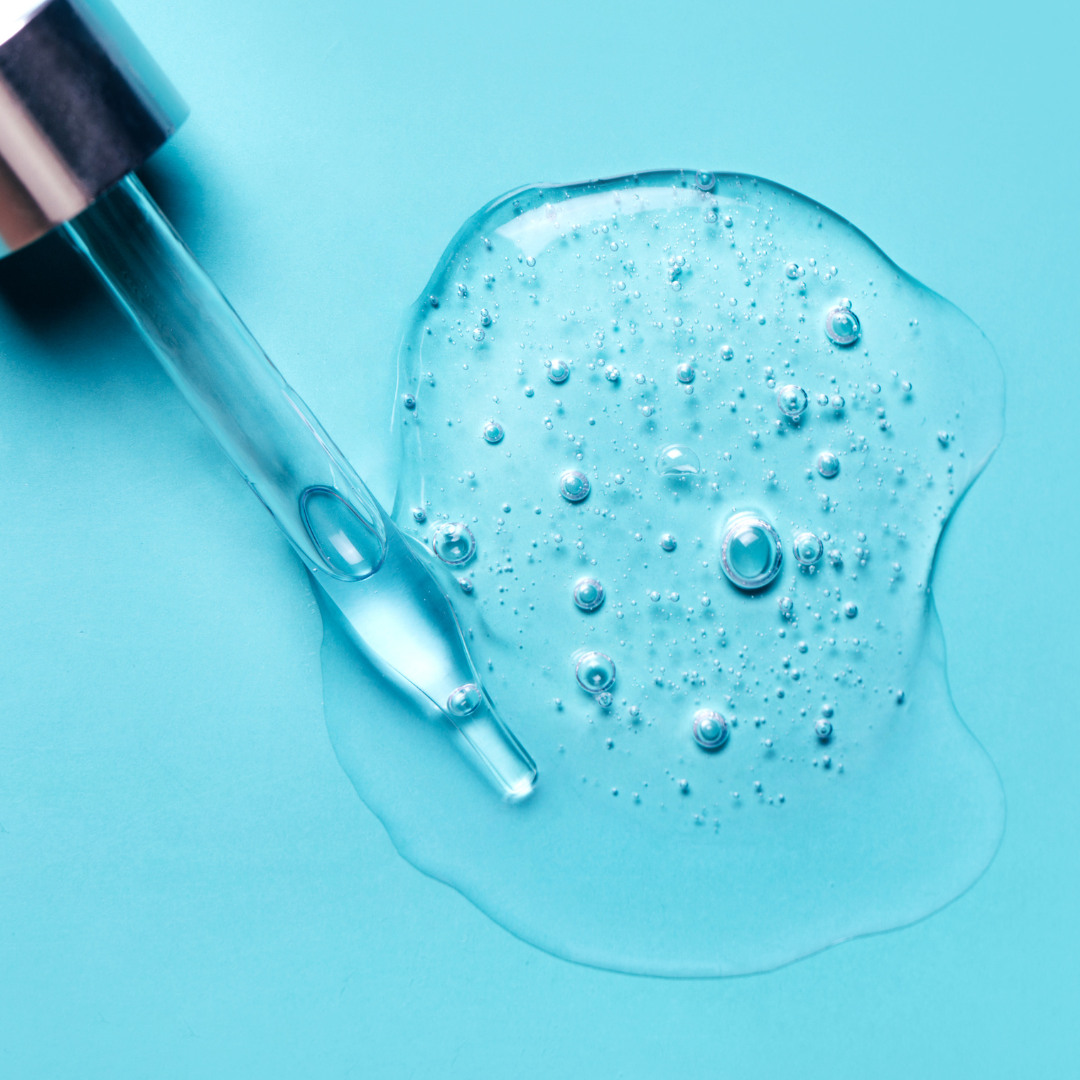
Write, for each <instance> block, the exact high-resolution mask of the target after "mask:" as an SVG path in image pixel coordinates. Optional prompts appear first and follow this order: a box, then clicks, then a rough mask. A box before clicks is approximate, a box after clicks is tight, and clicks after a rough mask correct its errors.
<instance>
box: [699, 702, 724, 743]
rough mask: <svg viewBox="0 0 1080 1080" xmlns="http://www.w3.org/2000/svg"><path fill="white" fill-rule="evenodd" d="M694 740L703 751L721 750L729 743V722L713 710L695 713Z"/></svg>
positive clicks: (700, 710)
mask: <svg viewBox="0 0 1080 1080" xmlns="http://www.w3.org/2000/svg"><path fill="white" fill-rule="evenodd" d="M694 739H695V741H696V742H697V744H698V746H700V747H701V748H702V749H703V750H719V749H720V747H721V746H723V745H724V743H726V742H727V741H728V722H727V721H726V720H725V719H724V718H723V716H721V715H720V713H718V712H714V711H713V710H712V709H698V711H697V712H696V713H694Z"/></svg>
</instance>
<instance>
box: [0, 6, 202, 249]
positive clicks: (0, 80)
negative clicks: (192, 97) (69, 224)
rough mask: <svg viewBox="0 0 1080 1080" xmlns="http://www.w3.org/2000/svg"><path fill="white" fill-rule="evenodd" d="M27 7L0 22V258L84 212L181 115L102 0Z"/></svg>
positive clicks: (168, 88)
mask: <svg viewBox="0 0 1080 1080" xmlns="http://www.w3.org/2000/svg"><path fill="white" fill-rule="evenodd" d="M26 8H27V10H26V11H25V12H23V13H21V14H16V15H15V17H14V18H12V17H10V16H8V15H6V13H5V17H3V25H0V257H2V256H4V255H7V254H9V253H10V252H12V251H16V250H18V249H19V248H21V247H25V246H26V245H27V244H29V243H31V242H32V241H34V240H36V239H37V238H38V237H39V236H43V235H44V234H45V233H47V232H48V231H49V230H50V229H51V228H53V227H54V226H55V225H59V224H60V223H61V222H64V221H68V220H70V219H71V218H73V217H75V216H76V215H77V214H79V213H81V212H82V211H83V210H85V209H86V208H87V207H88V206H89V205H90V204H91V203H92V202H93V201H94V200H95V199H96V198H97V197H98V196H99V195H101V194H102V193H103V192H104V191H106V190H107V189H108V188H110V187H112V185H113V184H115V183H116V182H117V181H118V180H121V179H122V178H123V177H124V176H126V175H127V174H128V173H129V172H131V171H132V170H133V169H136V168H138V167H139V166H140V165H141V164H142V163H143V162H144V161H145V160H146V159H147V158H148V157H149V156H150V155H151V154H152V153H153V152H154V151H155V150H157V149H158V147H160V146H161V145H162V144H163V143H164V142H165V141H166V140H167V139H168V138H169V137H170V136H171V135H172V134H173V132H174V131H176V129H177V128H178V127H179V126H180V124H181V123H182V122H183V121H184V119H185V117H186V116H187V113H188V108H187V106H186V105H185V104H184V102H183V99H182V98H181V97H180V95H179V94H178V93H177V92H176V91H175V90H174V89H173V87H172V85H171V84H170V82H169V81H168V79H166V78H165V75H164V74H163V73H162V71H161V69H160V68H159V67H158V66H157V64H155V63H154V61H153V59H151V57H150V54H149V53H148V52H147V51H146V50H145V49H144V48H143V46H142V44H141V43H140V42H139V40H138V38H136V37H135V35H134V33H133V32H132V30H131V28H130V27H129V26H128V25H127V23H126V22H124V20H123V18H122V17H121V16H120V14H119V13H118V12H117V11H116V9H115V8H114V7H113V6H112V5H111V4H110V3H109V2H108V0H46V2H45V3H38V4H33V3H31V2H28V3H27V5H26Z"/></svg>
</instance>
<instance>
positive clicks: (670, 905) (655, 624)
mask: <svg viewBox="0 0 1080 1080" xmlns="http://www.w3.org/2000/svg"><path fill="white" fill-rule="evenodd" d="M703 177H704V179H702V178H703ZM432 298H434V299H432ZM435 301H437V304H436V303H435ZM480 326H483V327H484V328H485V333H484V334H483V335H477V334H476V333H474V332H473V329H474V328H475V327H480ZM398 356H399V357H400V358H401V360H400V362H401V365H402V366H401V370H400V372H399V379H400V386H399V397H400V399H401V400H403V401H406V403H407V404H409V405H411V406H412V407H410V408H406V409H402V410H399V411H398V413H397V415H396V416H395V424H396V425H398V430H399V431H400V433H401V435H402V437H403V445H404V465H403V472H402V476H401V483H400V490H399V494H398V499H397V506H398V508H399V512H398V514H397V520H398V524H399V525H400V527H401V528H402V529H403V530H405V531H406V532H407V533H410V534H411V535H412V536H413V537H414V538H415V540H416V543H417V550H418V551H420V550H423V551H425V552H426V555H425V557H426V558H428V560H429V562H430V563H431V565H432V567H433V569H434V572H435V573H436V575H437V576H439V578H440V580H441V581H442V583H443V585H444V587H445V588H446V590H447V592H448V594H449V595H451V596H452V597H453V601H454V604H455V607H456V608H457V611H458V615H459V618H460V621H461V624H462V627H463V629H464V631H465V634H466V637H467V640H468V642H469V647H470V649H471V651H472V655H473V658H474V661H475V662H476V664H477V666H478V668H479V669H481V672H482V678H483V686H484V690H485V692H487V693H488V694H490V695H491V698H492V699H493V700H494V702H495V703H496V704H497V705H498V707H499V710H500V712H501V714H502V715H503V716H504V717H505V718H506V720H507V723H508V724H509V725H510V726H511V727H512V728H513V730H514V731H515V732H516V733H517V735H518V736H519V737H520V738H521V740H522V742H523V743H524V745H526V746H527V747H528V749H529V751H530V752H531V753H532V755H533V756H534V757H535V758H536V761H537V764H538V766H539V783H538V786H537V789H536V791H535V792H534V794H533V795H532V796H531V797H530V798H529V799H527V800H525V801H524V802H521V803H518V804H516V805H507V804H505V803H502V802H500V801H499V800H498V799H497V798H495V797H494V796H493V795H492V793H491V791H490V789H489V788H488V787H487V785H486V784H485V783H484V782H483V780H482V779H481V778H480V777H479V776H478V775H477V774H475V773H473V772H472V771H470V770H469V769H468V768H467V767H465V766H464V765H463V761H462V758H461V756H460V753H459V751H458V749H457V748H456V747H455V746H454V745H453V744H452V737H451V735H448V734H447V731H446V730H445V725H444V726H440V725H439V724H438V723H437V722H436V721H434V720H433V721H432V722H430V723H428V722H426V721H423V720H422V719H416V718H413V719H409V720H406V719H403V718H402V717H404V716H405V715H407V714H406V713H404V712H402V710H397V711H396V712H395V710H387V709H386V708H375V707H373V706H371V705H370V698H371V693H372V690H371V686H372V684H371V682H370V675H369V674H366V673H364V672H363V671H361V670H360V669H359V668H358V666H357V663H356V660H355V654H354V652H353V650H352V649H351V647H350V646H349V645H348V643H347V642H343V641H342V639H341V637H340V635H339V634H338V633H337V631H335V629H334V625H333V622H332V620H330V619H328V620H327V635H326V639H325V645H324V653H323V655H324V673H325V697H326V713H327V720H328V723H329V727H330V732H331V736H332V739H333V742H334V746H335V748H336V750H337V753H338V755H339V757H340V759H341V761H342V763H343V764H344V767H345V768H346V770H347V771H348V773H349V775H350V777H351V778H352V780H353V783H354V784H355V786H356V788H357V791H358V792H359V793H360V795H361V797H362V798H363V799H364V801H365V802H366V803H367V804H368V805H369V806H370V807H371V808H372V809H373V810H374V811H375V813H376V814H378V816H379V817H380V819H381V820H382V821H383V823H384V824H385V826H386V828H387V830H388V831H389V833H390V835H391V837H392V838H393V840H394V843H395V844H396V845H397V847H398V849H399V850H400V851H401V853H402V854H403V855H404V856H405V857H406V858H407V859H409V860H410V861H411V862H413V863H414V864H415V865H416V866H418V867H419V868H421V869H422V870H424V871H425V872H426V873H429V874H431V875H433V876H435V877H437V878H440V879H441V880H443V881H445V882H447V883H449V884H451V885H452V886H454V888H456V889H458V890H460V892H462V893H463V894H464V895H465V896H466V897H468V898H469V899H470V900H471V901H472V902H473V903H475V904H476V905H477V906H478V907H480V908H481V909H482V910H483V911H485V912H487V913H488V914H489V915H490V916H491V917H492V918H493V919H495V920H497V921H498V922H500V923H501V924H503V925H504V926H505V927H506V928H507V929H509V930H511V931H512V932H513V933H514V934H516V935H518V936H519V937H521V938H523V939H525V940H526V941H529V942H532V943H534V944H536V945H538V946H540V947H541V948H544V949H547V950H549V951H550V952H552V953H555V954H557V955H559V956H563V957H567V958H570V959H573V960H578V961H581V962H584V963H589V964H595V965H599V966H602V967H606V968H614V969H618V970H623V971H631V972H646V973H656V974H664V975H683V976H689V975H724V974H736V973H744V972H752V971H758V970H762V969H767V968H771V967H775V966H777V965H779V964H783V963H785V962H788V961H791V960H794V959H796V958H798V957H800V956H805V955H807V954H808V953H811V952H814V951H815V950H818V949H821V948H823V947H825V946H827V945H831V944H834V943H836V942H839V941H843V940H845V939H847V938H850V937H853V936H855V935H858V934H865V933H870V932H873V931H879V930H886V929H889V928H892V927H897V926H901V925H904V924H906V923H910V922H913V921H914V920H916V919H919V918H921V917H923V916H925V915H927V914H929V913H931V912H933V911H934V910H936V909H937V908H940V907H941V906H942V905H943V904H945V903H947V902H948V901H949V900H951V899H952V898H953V897H955V896H957V895H958V894H959V893H960V892H962V891H963V890H964V889H965V888H967V887H968V886H969V885H970V884H971V883H972V882H973V881H975V879H976V878H977V877H978V876H979V874H980V873H981V872H982V871H983V869H984V868H985V867H986V865H987V864H988V862H989V861H990V859H991V857H992V856H993V853H994V851H995V850H996V847H997V844H998V840H999V837H1000V835H1001V831H1002V826H1003V820H1004V806H1003V798H1002V792H1001V787H1000V784H999V782H998V778H997V775H996V773H995V770H994V768H993V765H992V764H991V762H990V761H989V759H988V758H987V756H986V754H985V753H984V752H983V750H982V749H981V747H980V746H979V745H978V743H977V742H976V741H975V739H974V738H973V737H972V735H971V734H970V733H969V732H968V730H967V729H966V728H965V726H964V725H963V723H962V722H961V721H960V718H959V717H958V716H957V714H956V711H955V709H954V708H953V706H952V703H951V701H950V699H949V693H948V688H947V685H946V681H945V669H944V659H943V647H942V642H941V640H940V631H939V627H938V622H937V618H936V615H935V613H934V609H933V605H932V602H931V599H930V590H929V586H930V581H931V575H932V570H933V559H934V552H935V549H936V545H937V543H938V539H939V535H940V532H941V529H942V528H943V527H944V524H945V522H946V521H947V520H948V517H949V515H950V513H951V512H952V510H953V509H954V507H955V506H956V504H957V501H958V500H959V499H960V497H961V496H962V494H963V492H964V490H965V489H966V488H967V486H968V485H969V484H970V483H971V482H972V480H973V479H974V478H975V476H976V475H977V474H978V472H979V470H980V469H981V468H982V466H983V464H984V463H985V462H986V460H987V458H988V456H989V454H990V453H991V451H992V450H993V448H994V446H995V445H996V443H997V441H998V439H999V438H1000V435H1001V429H1002V399H1003V394H1002V379H1001V373H1000V369H999V366H998V364H997V361H996V359H995V357H994V354H993V351H992V349H991V348H990V346H989V345H988V344H987V342H986V340H985V339H984V338H983V336H982V334H981V333H980V332H979V330H978V328H977V327H975V326H974V325H973V324H972V323H971V322H970V321H969V320H968V319H967V318H966V317H965V316H964V315H963V314H961V313H960V312H959V311H958V310H957V309H956V308H954V307H953V306H951V305H950V304H949V303H948V302H946V301H945V300H943V299H942V298H941V297H939V296H937V295H935V294H934V293H933V292H931V291H930V290H928V289H926V288H924V287H923V286H922V285H920V284H919V283H918V282H916V281H914V280H913V279H911V278H910V277H909V276H908V275H906V274H905V273H903V272H902V271H901V270H899V269H898V268H897V267H896V266H895V265H894V264H893V263H892V262H890V261H889V259H888V258H887V257H886V256H885V255H883V254H882V252H881V251H879V250H878V249H877V248H876V247H875V246H874V245H873V244H872V243H871V242H870V241H869V240H868V239H867V238H866V237H865V236H863V235H862V233H860V232H859V231H858V230H857V229H855V228H854V227H853V226H851V225H850V224H849V223H847V222H846V221H844V220H843V219H841V218H839V217H837V216H836V215H835V214H832V213H830V212H829V211H828V210H825V209H824V208H822V207H821V206H820V205H818V204H816V203H814V202H812V201H810V200H808V199H805V198H803V197H802V196H800V195H797V194H795V193H794V192H792V191H789V190H787V189H785V188H782V187H779V186H777V185H774V184H770V183H766V182H765V181H761V180H756V179H753V178H751V177H745V176H736V175H731V174H723V173H716V172H713V171H709V172H696V171H688V172H669V173H655V174H644V175H640V176H635V177H627V178H622V179H617V180H612V181H606V182H600V183H591V184H582V185H576V186H568V187H547V188H531V189H526V190H522V191H517V192H514V193H513V194H512V195H509V196H506V197H505V198H503V199H500V200H498V201H496V202H495V203H492V204H491V205H490V206H488V207H487V208H486V209H484V210H483V211H481V212H480V213H479V214H477V215H476V216H475V217H474V218H473V219H472V220H471V221H469V222H468V223H467V224H466V225H465V226H464V227H463V228H462V230H461V232H460V233H459V234H458V236H457V237H456V238H455V239H454V241H453V243H452V244H451V246H450V248H449V249H448V250H447V252H446V254H445V256H444V258H443V261H442V262H441V263H440V265H439V267H438V269H437V270H436V272H435V274H434V276H433V277H432V279H431V281H430V282H429V283H428V286H427V287H426V288H425V289H424V291H423V293H422V298H421V300H420V301H418V302H417V304H416V305H415V306H414V308H413V310H412V312H411V314H410V316H409V319H408V321H407V323H406V326H405V329H404V332H403V337H402V340H401V342H400V344H399V348H398ZM493 425H496V426H497V427H493ZM495 430H497V431H499V432H501V433H502V436H501V438H500V439H499V440H496V445H488V443H489V442H492V439H491V438H489V437H487V436H485V438H487V442H485V438H478V437H477V436H478V433H480V432H485V431H495ZM433 530H434V532H433ZM433 535H434V537H435V541H434V552H435V553H437V554H439V555H440V557H441V558H442V559H443V560H444V561H443V562H440V561H439V560H438V559H436V558H435V556H434V554H433V553H432V552H433V540H432V537H433ZM473 537H475V543H473V542H472V538H473ZM662 538H664V539H662ZM676 538H677V543H676V542H675V541H676ZM725 542H727V545H728V546H727V548H726V552H727V554H726V555H725ZM451 548H452V549H453V550H452V551H451V550H450V549H451ZM448 556H449V557H448ZM466 559H468V560H469V561H468V564H467V573H468V577H467V579H461V580H462V581H467V583H468V585H469V589H468V590H465V589H464V586H463V585H462V584H460V583H459V576H460V574H461V572H462V570H461V567H462V565H464V564H465V561H466ZM725 559H726V560H727V561H726V563H725ZM901 567H902V569H901ZM601 581H602V582H603V586H602V590H601V588H600V586H599V585H598V584H597V583H599V582H601ZM571 598H573V602H571ZM601 599H602V601H603V602H602V604H601V602H600V601H601ZM616 672H617V677H616ZM410 708H411V706H410ZM399 713H400V715H399ZM716 909H719V910H722V912H723V918H721V919H715V920H711V921H708V923H707V925H706V924H703V922H702V919H701V912H702V911H703V910H716Z"/></svg>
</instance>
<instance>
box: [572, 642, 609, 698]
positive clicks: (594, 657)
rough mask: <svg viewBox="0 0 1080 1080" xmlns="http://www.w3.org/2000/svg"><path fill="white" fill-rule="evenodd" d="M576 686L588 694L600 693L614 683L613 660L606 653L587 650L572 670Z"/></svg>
mask: <svg viewBox="0 0 1080 1080" xmlns="http://www.w3.org/2000/svg"><path fill="white" fill-rule="evenodd" d="M574 675H575V677H576V678H577V681H578V686H580V687H581V689H582V690H587V691H588V692H589V693H590V694H601V693H603V692H604V691H605V690H610V689H611V687H612V686H614V685H615V661H614V660H612V659H611V657H610V656H608V655H607V654H606V653H602V652H587V653H585V655H584V656H582V657H581V659H580V660H578V662H577V667H576V668H575V670H574Z"/></svg>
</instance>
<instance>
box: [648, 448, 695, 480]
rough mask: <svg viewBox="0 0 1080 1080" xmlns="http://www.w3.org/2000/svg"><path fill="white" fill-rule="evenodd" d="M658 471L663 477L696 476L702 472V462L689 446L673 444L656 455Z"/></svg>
mask: <svg viewBox="0 0 1080 1080" xmlns="http://www.w3.org/2000/svg"><path fill="white" fill-rule="evenodd" d="M656 471H657V472H658V473H659V474H660V475H661V476H696V475H697V474H698V473H699V472H701V460H700V459H699V458H698V456H697V454H695V453H694V451H693V450H691V449H690V447H689V446H683V445H682V444H681V443H673V444H672V445H671V446H665V447H664V449H663V450H661V451H660V453H659V454H657V455H656Z"/></svg>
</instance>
